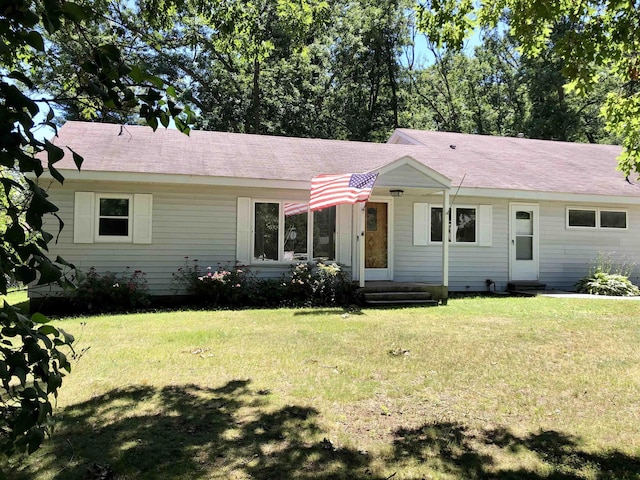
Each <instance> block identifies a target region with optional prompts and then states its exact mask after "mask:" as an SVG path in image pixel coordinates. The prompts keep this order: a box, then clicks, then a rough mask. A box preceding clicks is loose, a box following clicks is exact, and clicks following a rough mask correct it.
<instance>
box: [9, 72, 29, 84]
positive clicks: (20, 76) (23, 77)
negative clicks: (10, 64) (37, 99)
mask: <svg viewBox="0 0 640 480" xmlns="http://www.w3.org/2000/svg"><path fill="white" fill-rule="evenodd" d="M8 77H9V78H13V79H14V80H18V81H20V82H22V83H24V84H25V85H26V86H27V88H33V82H32V81H31V79H30V78H29V77H27V76H26V75H25V74H24V73H22V72H18V71H16V70H14V71H13V72H11V73H10V74H9V75H8Z"/></svg>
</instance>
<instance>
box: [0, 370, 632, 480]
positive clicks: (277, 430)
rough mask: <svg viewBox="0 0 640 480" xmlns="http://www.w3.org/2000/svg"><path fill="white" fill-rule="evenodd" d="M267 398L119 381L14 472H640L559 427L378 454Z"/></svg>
mask: <svg viewBox="0 0 640 480" xmlns="http://www.w3.org/2000/svg"><path fill="white" fill-rule="evenodd" d="M269 396H270V393H269V392H268V391H263V390H255V389H253V388H251V386H250V382H249V381H245V380H235V381H231V382H229V383H227V384H226V385H223V386H222V387H220V388H203V387H200V386H195V385H186V386H171V387H165V388H162V389H156V388H153V387H150V386H134V387H129V388H124V389H115V390H112V391H110V392H108V393H106V394H104V395H102V396H99V397H95V398H93V399H91V400H89V401H87V402H84V403H80V404H77V405H73V406H71V407H68V408H66V409H65V410H64V412H63V414H62V415H61V418H60V423H59V425H58V427H57V430H56V433H55V435H54V436H53V438H52V439H51V440H50V441H49V442H47V443H46V444H45V446H44V447H43V449H42V450H40V451H38V452H36V454H34V455H33V456H32V457H31V458H30V459H29V461H28V462H27V463H25V464H24V466H23V467H22V468H21V469H20V470H19V471H18V472H16V473H15V474H13V475H12V476H10V477H9V478H11V479H21V480H22V479H27V478H42V477H46V476H48V477H51V478H55V479H57V480H64V479H84V480H98V479H100V480H110V479H113V480H120V479H133V478H136V479H165V478H166V479H175V478H181V479H187V478H188V479H205V478H252V479H258V480H260V479H298V478H300V479H305V478H307V479H311V478H313V479H327V480H328V479H354V480H364V479H371V480H381V479H389V478H394V477H395V475H396V473H397V474H398V478H399V477H402V478H411V479H415V480H419V479H422V478H434V477H435V478H440V477H442V478H459V479H496V480H507V479H514V480H515V479H525V480H539V479H555V480H578V479H594V480H604V479H612V480H613V479H629V480H630V479H634V480H638V479H640V460H639V459H638V458H637V457H632V456H628V455H626V454H624V453H621V452H618V451H610V452H598V453H593V452H587V451H585V450H584V449H582V448H581V446H580V441H579V439H577V438H574V437H571V436H569V435H565V434H562V433H559V432H555V431H545V432H539V433H531V434H528V435H526V436H523V437H520V436H517V435H514V434H513V433H512V432H510V431H509V430H507V429H496V430H472V429H470V428H468V427H466V426H464V425H461V424H457V423H446V422H443V423H434V424H426V425H423V426H422V427H420V428H398V429H396V430H395V432H394V433H393V438H394V439H393V441H392V445H390V448H389V449H388V451H387V452H385V453H384V454H381V455H384V457H380V458H374V456H373V455H370V454H367V453H363V452H360V451H358V450H356V449H355V448H346V447H345V448H336V447H335V446H334V445H333V444H332V443H331V441H329V440H327V439H326V438H325V434H324V432H323V431H322V428H321V426H320V422H319V418H318V415H319V412H318V411H316V410H315V409H314V408H311V407H303V406H295V405H290V406H286V407H283V408H275V407H274V406H273V405H272V403H271V402H270V398H269ZM353 440H354V442H353V443H354V444H355V443H357V441H358V439H353Z"/></svg>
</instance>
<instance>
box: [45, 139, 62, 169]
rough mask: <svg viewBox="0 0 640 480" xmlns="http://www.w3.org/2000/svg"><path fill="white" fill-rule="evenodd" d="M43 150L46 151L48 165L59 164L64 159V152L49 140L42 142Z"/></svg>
mask: <svg viewBox="0 0 640 480" xmlns="http://www.w3.org/2000/svg"><path fill="white" fill-rule="evenodd" d="M44 148H45V150H46V151H47V161H48V162H49V165H51V164H54V163H56V162H59V161H60V160H62V159H63V158H64V150H62V149H61V148H60V147H58V146H57V145H54V144H53V143H51V142H50V141H49V140H45V141H44Z"/></svg>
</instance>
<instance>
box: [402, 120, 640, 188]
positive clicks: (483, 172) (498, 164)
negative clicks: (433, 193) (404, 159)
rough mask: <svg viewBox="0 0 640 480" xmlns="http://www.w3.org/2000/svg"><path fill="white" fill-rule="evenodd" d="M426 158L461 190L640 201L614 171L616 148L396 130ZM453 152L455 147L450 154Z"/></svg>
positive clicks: (620, 149)
mask: <svg viewBox="0 0 640 480" xmlns="http://www.w3.org/2000/svg"><path fill="white" fill-rule="evenodd" d="M397 132H398V133H400V134H402V135H404V136H405V137H410V138H411V139H413V140H414V141H415V142H417V143H418V144H420V145H424V146H425V147H426V148H427V149H428V150H429V151H430V152H431V156H430V158H429V160H428V162H429V166H430V167H431V168H433V169H434V170H436V171H438V172H440V173H442V174H443V175H445V176H447V177H449V178H450V179H451V180H452V185H457V184H459V183H460V181H462V177H463V176H464V182H463V186H465V187H472V188H473V187H475V188H499V189H508V190H525V191H540V192H563V193H580V194H595V195H631V196H640V186H639V185H631V184H630V183H629V182H627V181H626V180H625V177H624V175H623V174H622V173H621V172H619V171H617V170H616V167H617V165H618V162H617V160H616V158H617V157H618V155H620V153H621V152H622V148H621V147H619V146H616V145H596V144H587V143H571V142H557V141H549V140H532V139H527V138H515V137H496V136H489V135H469V134H464V133H449V132H431V131H424V130H410V129H398V130H397ZM452 147H455V149H454V148H452Z"/></svg>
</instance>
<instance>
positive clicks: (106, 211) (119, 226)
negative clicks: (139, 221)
mask: <svg viewBox="0 0 640 480" xmlns="http://www.w3.org/2000/svg"><path fill="white" fill-rule="evenodd" d="M97 200H98V201H97V208H98V212H97V213H98V214H97V219H98V228H97V238H98V239H100V238H104V237H121V238H124V239H129V238H130V236H131V198H130V196H118V197H112V196H106V195H98V197H97Z"/></svg>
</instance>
